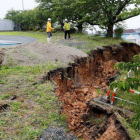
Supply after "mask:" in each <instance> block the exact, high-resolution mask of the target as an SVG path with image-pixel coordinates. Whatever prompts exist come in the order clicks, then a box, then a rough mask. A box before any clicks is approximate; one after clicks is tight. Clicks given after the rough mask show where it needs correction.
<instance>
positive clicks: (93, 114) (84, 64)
mask: <svg viewBox="0 0 140 140" xmlns="http://www.w3.org/2000/svg"><path fill="white" fill-rule="evenodd" d="M139 53H140V46H138V45H136V44H133V43H121V44H120V45H114V46H104V47H103V48H102V49H100V48H99V49H97V50H93V51H91V53H90V55H89V57H85V58H80V59H77V60H75V63H72V64H70V66H69V67H67V68H58V69H56V70H53V71H50V72H49V73H48V74H47V76H45V79H46V80H52V81H54V82H55V83H56V86H57V88H56V91H55V93H56V95H57V96H58V98H59V100H60V101H62V102H63V107H62V108H63V109H62V112H61V113H62V114H66V116H67V121H68V127H69V128H70V130H71V132H73V133H74V134H76V135H77V136H78V137H83V138H84V139H85V140H94V139H98V140H111V139H113V140H120V139H121V140H129V139H131V138H130V137H129V135H128V133H127V130H126V129H125V128H124V127H123V126H122V125H121V123H120V122H119V121H118V119H117V116H116V114H114V113H113V112H112V113H108V112H107V111H99V110H98V109H97V108H93V107H92V106H93V104H92V105H91V104H89V102H90V100H92V99H93V98H95V97H97V96H98V91H99V90H104V89H106V88H108V87H107V85H106V83H107V79H108V78H109V77H111V76H114V75H116V73H117V71H115V70H114V64H115V63H116V62H121V61H124V62H128V61H131V60H132V58H133V56H134V55H136V54H139Z"/></svg>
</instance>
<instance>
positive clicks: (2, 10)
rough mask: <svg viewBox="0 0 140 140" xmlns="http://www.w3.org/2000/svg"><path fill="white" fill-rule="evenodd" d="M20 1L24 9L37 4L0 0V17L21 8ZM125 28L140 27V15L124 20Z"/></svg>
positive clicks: (26, 0) (33, 2)
mask: <svg viewBox="0 0 140 140" xmlns="http://www.w3.org/2000/svg"><path fill="white" fill-rule="evenodd" d="M22 1H23V3H24V10H28V9H33V8H35V7H36V6H37V3H36V2H35V0H0V19H3V18H4V17H5V14H6V13H7V11H8V10H11V9H12V8H13V9H14V10H23V6H22ZM125 23H126V26H127V28H129V29H130V28H140V15H139V16H137V17H133V18H131V19H128V20H126V22H125Z"/></svg>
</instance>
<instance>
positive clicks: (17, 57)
mask: <svg viewBox="0 0 140 140" xmlns="http://www.w3.org/2000/svg"><path fill="white" fill-rule="evenodd" d="M1 51H2V52H4V53H5V56H4V61H3V63H2V64H6V63H8V62H9V60H10V59H12V60H13V61H14V63H15V64H18V65H35V64H44V63H46V62H47V61H54V62H55V61H60V62H62V63H69V62H70V61H73V60H74V59H75V58H79V57H86V56H87V54H85V53H84V52H82V51H80V50H77V49H75V48H72V47H67V46H63V45H59V44H54V43H43V42H34V43H29V44H22V45H18V46H14V47H10V48H3V49H1Z"/></svg>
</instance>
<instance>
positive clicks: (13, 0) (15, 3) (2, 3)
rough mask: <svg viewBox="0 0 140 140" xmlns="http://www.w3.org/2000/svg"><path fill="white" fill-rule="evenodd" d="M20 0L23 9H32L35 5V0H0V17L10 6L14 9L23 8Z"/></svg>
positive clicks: (3, 15) (2, 16)
mask: <svg viewBox="0 0 140 140" xmlns="http://www.w3.org/2000/svg"><path fill="white" fill-rule="evenodd" d="M22 1H23V5H24V10H28V9H33V8H35V7H36V6H37V3H36V2H35V0H0V18H1V19H3V18H4V17H5V14H6V13H7V11H8V10H11V9H12V8H13V9H14V10H23V5H22Z"/></svg>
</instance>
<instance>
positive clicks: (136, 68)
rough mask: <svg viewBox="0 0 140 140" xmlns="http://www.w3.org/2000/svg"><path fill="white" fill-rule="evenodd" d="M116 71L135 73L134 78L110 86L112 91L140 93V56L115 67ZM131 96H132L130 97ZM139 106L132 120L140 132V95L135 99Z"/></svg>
mask: <svg viewBox="0 0 140 140" xmlns="http://www.w3.org/2000/svg"><path fill="white" fill-rule="evenodd" d="M115 69H121V70H123V71H127V72H128V73H130V70H131V72H133V76H132V77H129V74H128V75H127V76H126V79H125V80H123V81H122V80H118V81H115V82H112V83H111V84H110V88H111V90H113V89H114V88H116V87H117V88H118V89H119V90H120V91H127V92H129V90H130V89H134V90H137V91H140V55H135V56H134V58H133V61H132V62H128V63H125V62H121V63H118V64H116V65H115ZM128 96H130V95H128ZM135 100H136V101H135V102H136V103H137V106H136V107H135V110H136V114H135V115H134V117H133V118H132V125H133V127H134V128H135V129H139V130H140V108H139V106H140V95H138V97H137V98H136V99H135Z"/></svg>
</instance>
